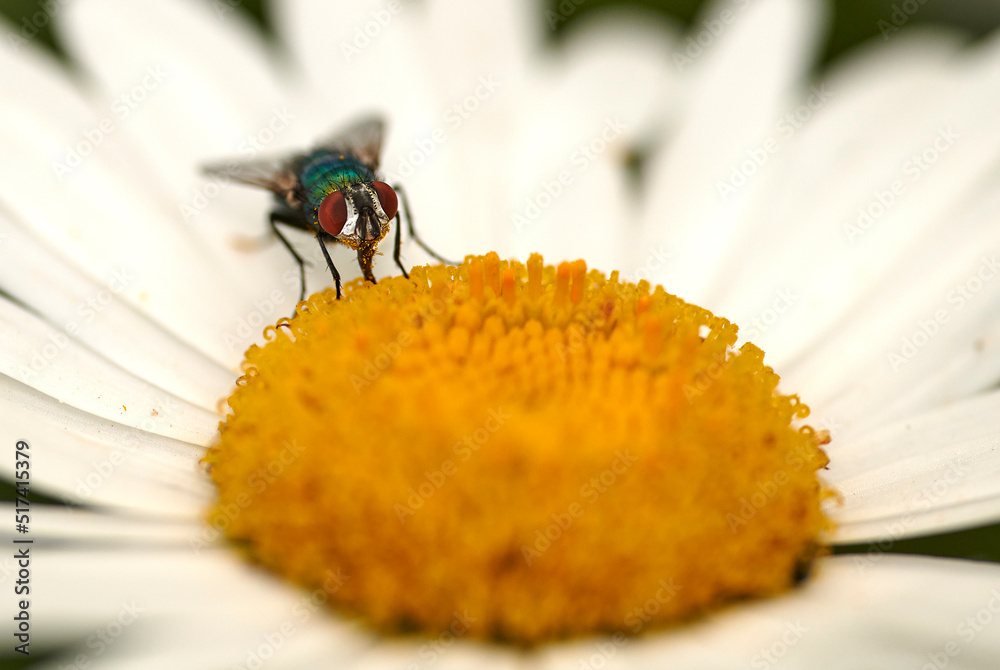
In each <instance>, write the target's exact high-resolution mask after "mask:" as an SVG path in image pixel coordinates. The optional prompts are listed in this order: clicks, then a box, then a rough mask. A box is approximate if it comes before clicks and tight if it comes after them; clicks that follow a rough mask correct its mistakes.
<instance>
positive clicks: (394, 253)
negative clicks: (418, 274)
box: [392, 212, 410, 279]
mask: <svg viewBox="0 0 1000 670" xmlns="http://www.w3.org/2000/svg"><path fill="white" fill-rule="evenodd" d="M402 239H403V228H402V227H401V226H400V225H399V212H396V243H395V244H394V245H393V247H392V260H394V261H396V265H397V266H399V269H400V270H402V272H403V276H404V277H406V278H407V279H409V278H410V273H409V272H407V271H406V268H404V267H403V261H401V260H399V246H400V243H401V242H402Z"/></svg>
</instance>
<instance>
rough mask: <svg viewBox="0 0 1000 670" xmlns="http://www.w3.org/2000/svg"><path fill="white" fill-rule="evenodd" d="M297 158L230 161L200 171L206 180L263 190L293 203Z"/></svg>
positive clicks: (209, 165) (296, 184) (297, 179)
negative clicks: (236, 183)
mask: <svg viewBox="0 0 1000 670" xmlns="http://www.w3.org/2000/svg"><path fill="white" fill-rule="evenodd" d="M300 159H301V156H284V157H281V158H259V159H253V160H249V161H241V160H231V161H224V162H218V163H211V164H208V165H204V166H202V169H201V170H202V172H203V173H204V174H205V175H207V176H209V177H217V178H219V179H222V180H226V181H237V182H240V183H241V184H249V185H250V186H257V187H258V188H266V189H267V190H269V191H272V192H274V193H277V194H278V195H280V196H282V197H283V198H285V199H286V200H288V201H289V203H292V202H294V200H295V191H296V189H297V188H298V185H299V178H298V177H297V176H296V172H295V165H296V162H297V161H298V160H300Z"/></svg>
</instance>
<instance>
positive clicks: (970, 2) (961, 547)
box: [0, 0, 1000, 562]
mask: <svg viewBox="0 0 1000 670" xmlns="http://www.w3.org/2000/svg"><path fill="white" fill-rule="evenodd" d="M74 1H75V0H0V15H3V16H4V17H5V18H6V19H7V20H8V21H9V22H10V23H12V24H14V26H17V27H20V26H21V25H22V24H23V22H24V21H29V22H30V21H31V17H32V16H33V15H35V14H36V13H38V12H42V13H43V14H45V11H44V9H43V8H44V7H46V6H49V7H51V6H52V5H53V4H55V5H58V4H62V3H65V2H74ZM202 1H204V2H206V3H224V4H225V5H226V6H227V7H235V10H236V11H239V12H244V13H246V14H247V15H248V16H250V17H252V19H253V20H254V21H255V23H256V25H258V26H259V28H260V30H261V32H262V34H263V35H265V36H266V37H267V38H268V39H271V40H276V37H275V34H274V31H273V30H272V28H271V24H270V20H269V16H270V14H269V6H270V5H271V2H268V1H267V0H242V1H241V0H202ZM274 1H275V2H277V1H280V0H274ZM345 1H346V0H345ZM560 2H563V3H571V4H572V5H574V6H576V7H577V9H576V10H575V11H573V12H564V13H563V15H566V14H568V16H567V18H565V19H562V20H561V21H560V22H559V23H558V25H556V26H555V27H554V28H553V27H551V26H550V23H549V22H548V21H547V20H546V17H545V10H546V9H547V10H549V11H551V12H558V7H559V5H560ZM703 4H704V3H703V2H701V1H700V0H545V2H544V4H543V5H540V8H539V12H538V22H539V25H540V26H544V27H546V28H547V29H549V30H550V34H551V39H552V40H553V42H556V43H557V42H558V40H559V33H560V32H561V31H562V30H563V29H565V27H566V26H567V25H571V24H572V23H573V22H575V21H578V20H579V19H580V17H583V16H586V15H587V14H589V13H591V12H593V11H596V10H601V9H604V8H607V7H609V6H612V5H620V6H631V7H640V8H643V9H646V10H649V11H652V12H657V13H661V14H663V15H667V16H670V17H673V18H674V19H675V20H678V21H680V22H681V23H682V24H684V25H691V24H692V23H694V24H697V23H698V22H699V21H700V19H699V11H700V9H701V7H702V5H703ZM831 8H832V15H831V21H830V27H829V33H828V35H827V39H826V43H825V46H824V49H823V55H822V60H821V62H822V64H828V63H830V62H831V61H832V60H834V59H836V58H837V57H838V56H839V55H840V54H843V53H844V52H846V51H848V50H850V49H851V48H853V47H855V46H857V45H859V44H861V43H863V42H866V41H868V40H879V41H881V40H882V39H883V38H884V35H885V31H889V30H892V29H893V28H895V27H896V24H900V23H902V24H905V25H903V26H902V29H903V30H911V29H914V28H915V27H917V28H919V27H921V26H927V25H936V26H946V27H948V28H949V29H951V30H956V31H961V32H963V33H965V34H967V35H968V36H969V38H970V39H976V38H979V37H982V36H983V35H985V34H987V33H989V32H990V31H992V30H993V29H994V28H996V27H997V26H998V25H1000V2H996V1H995V0H967V1H965V2H960V3H954V2H952V3H949V2H944V1H943V0H838V1H836V2H832V4H831ZM903 19H905V20H903ZM39 23H41V21H39ZM33 42H34V43H35V44H44V45H45V46H46V47H47V48H49V49H51V50H52V51H53V52H54V53H55V54H57V55H58V56H59V57H60V58H62V59H64V60H68V58H67V56H66V54H65V51H64V50H63V49H62V46H61V45H60V44H59V41H58V38H57V36H56V34H55V32H54V31H53V30H52V26H51V24H48V23H46V25H43V26H42V27H41V28H40V29H39V34H38V37H37V38H36V39H35V40H34V41H33ZM278 46H279V48H280V45H278ZM32 498H34V499H37V500H38V501H39V502H50V503H60V501H58V500H48V499H45V498H43V497H38V496H34V495H32ZM0 499H8V500H10V499H13V489H12V488H11V487H10V486H9V485H7V484H5V483H3V482H0ZM60 504H61V503H60ZM872 550H873V551H875V552H879V551H882V550H880V549H878V548H871V547H869V546H867V545H858V546H854V547H841V548H838V549H837V551H836V553H859V552H860V553H867V552H869V551H872ZM884 550H885V551H886V552H892V553H919V554H928V555H937V556H956V557H964V558H970V559H978V560H990V561H996V562H1000V524H997V525H993V526H987V527H984V528H979V529H974V530H967V531H962V532H958V533H948V534H944V535H938V536H934V537H927V538H918V539H912V540H902V541H897V542H894V543H892V545H891V546H889V547H886V548H885V549H884Z"/></svg>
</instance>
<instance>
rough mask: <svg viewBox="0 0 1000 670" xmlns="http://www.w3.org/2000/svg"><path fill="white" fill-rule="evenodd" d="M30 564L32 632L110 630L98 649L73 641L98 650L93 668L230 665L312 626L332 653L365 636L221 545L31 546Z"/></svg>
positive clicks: (309, 633) (353, 646)
mask: <svg viewBox="0 0 1000 670" xmlns="http://www.w3.org/2000/svg"><path fill="white" fill-rule="evenodd" d="M32 569H33V574H32V577H33V578H34V579H35V580H37V583H38V584H43V583H44V584H46V585H47V586H46V587H45V588H44V589H40V592H39V595H37V596H35V598H33V601H32V615H33V617H34V622H35V625H36V626H37V628H36V629H35V630H36V631H37V633H38V638H39V639H44V640H51V639H53V638H55V634H56V633H61V634H62V635H65V634H66V631H76V634H77V636H79V637H82V638H84V639H86V637H87V636H89V635H94V636H95V641H96V639H98V638H99V637H100V633H101V632H103V633H104V636H105V638H108V637H110V636H111V635H113V636H114V642H113V643H112V644H110V645H106V646H105V647H104V648H102V649H101V652H102V653H101V654H96V653H95V651H94V646H91V647H86V646H81V648H80V649H78V650H77V653H84V654H85V655H86V656H87V657H88V659H89V660H94V659H95V658H96V657H98V656H99V657H100V666H99V667H102V668H103V667H113V668H118V667H132V668H135V667H143V668H171V667H173V668H176V667H181V666H182V667H186V668H187V667H193V668H218V667H230V666H233V665H237V664H241V663H247V659H248V657H252V656H251V655H252V654H253V653H254V652H255V651H257V652H262V654H263V655H267V654H268V647H269V646H270V647H271V648H270V653H271V654H273V653H274V651H275V649H276V648H278V649H280V650H281V651H283V652H287V651H288V648H291V647H294V646H295V645H296V644H297V642H299V633H302V634H303V635H302V637H303V638H306V637H314V636H315V635H316V630H317V629H321V630H322V631H323V633H325V639H326V648H327V653H328V656H329V659H330V661H331V662H334V663H338V662H339V663H343V662H345V661H346V660H348V659H350V658H352V657H353V656H355V655H357V653H358V652H359V651H360V650H361V649H363V648H364V647H365V646H368V645H369V644H371V641H370V640H371V638H370V636H368V635H366V634H364V633H362V632H359V631H358V630H357V629H356V628H355V627H354V626H351V625H349V624H346V623H343V622H339V621H337V620H336V619H335V618H334V617H332V616H331V615H330V614H329V613H327V612H326V611H324V610H323V609H322V607H321V603H322V601H321V600H318V599H317V600H316V601H315V602H314V600H313V598H314V596H315V594H314V593H311V592H304V591H299V590H297V589H294V588H292V587H289V586H287V585H285V584H284V583H283V582H281V581H280V580H278V579H277V578H274V577H271V576H269V575H267V574H266V573H263V572H262V571H260V570H259V569H256V568H253V567H251V566H248V565H246V564H244V563H242V562H241V561H240V560H239V559H238V558H237V556H236V555H235V554H234V553H232V552H230V551H217V550H216V551H207V552H205V551H203V552H200V553H194V552H191V551H189V550H187V549H181V550H174V551H168V550H159V551H153V552H142V551H136V552H134V551H129V550H120V549H119V550H114V551H86V552H80V551H72V550H71V551H63V552H38V554H37V556H33V563H32ZM320 595H323V594H322V592H321V593H320ZM193 648H197V649H199V653H197V654H193V653H192V652H191V650H192V649H193ZM182 652H183V653H182ZM180 657H183V658H184V659H185V660H184V662H183V663H181V664H180V665H178V664H177V663H178V659H179V658H180ZM258 658H259V657H258ZM168 661H172V662H173V663H174V665H170V664H168Z"/></svg>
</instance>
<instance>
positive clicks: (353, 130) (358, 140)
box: [315, 116, 385, 170]
mask: <svg viewBox="0 0 1000 670" xmlns="http://www.w3.org/2000/svg"><path fill="white" fill-rule="evenodd" d="M384 130H385V123H383V121H382V119H381V117H378V116H367V117H365V118H363V119H359V120H357V121H355V122H354V123H352V124H351V125H350V126H348V127H347V128H344V129H343V130H341V131H339V132H337V133H335V134H333V135H331V136H330V137H328V138H327V139H325V140H323V141H322V142H319V143H318V144H317V145H316V147H315V148H316V149H326V150H328V151H332V152H333V153H342V154H353V155H354V156H356V157H357V158H358V159H359V160H361V162H362V163H364V164H365V165H367V166H368V167H370V168H371V169H372V170H377V169H378V157H379V153H380V152H381V150H382V135H383V131H384Z"/></svg>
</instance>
